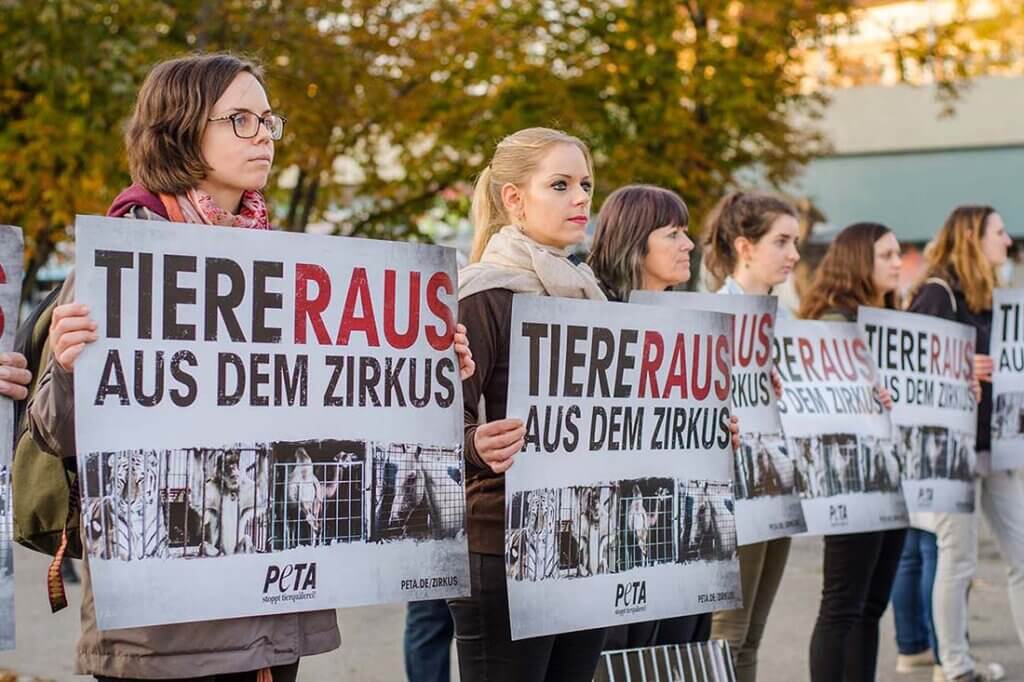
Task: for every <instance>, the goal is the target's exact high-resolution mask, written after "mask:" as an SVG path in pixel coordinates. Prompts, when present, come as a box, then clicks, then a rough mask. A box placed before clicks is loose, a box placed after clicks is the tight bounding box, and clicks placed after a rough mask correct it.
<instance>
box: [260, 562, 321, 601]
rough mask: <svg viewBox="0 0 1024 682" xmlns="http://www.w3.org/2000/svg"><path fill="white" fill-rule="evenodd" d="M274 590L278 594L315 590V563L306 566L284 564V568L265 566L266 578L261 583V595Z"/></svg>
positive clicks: (272, 565)
mask: <svg viewBox="0 0 1024 682" xmlns="http://www.w3.org/2000/svg"><path fill="white" fill-rule="evenodd" d="M271 589H276V591H277V593H278V594H284V593H286V592H303V591H305V590H315V589H316V562H315V561H311V562H310V563H308V564H305V563H303V564H285V565H284V567H281V566H275V565H274V564H271V565H270V566H267V578H266V580H264V581H263V594H266V593H267V592H268V591H270V590H271Z"/></svg>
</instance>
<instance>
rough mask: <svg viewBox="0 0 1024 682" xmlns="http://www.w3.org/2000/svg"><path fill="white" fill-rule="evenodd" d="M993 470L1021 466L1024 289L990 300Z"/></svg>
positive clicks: (1023, 439)
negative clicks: (992, 366) (992, 367)
mask: <svg viewBox="0 0 1024 682" xmlns="http://www.w3.org/2000/svg"><path fill="white" fill-rule="evenodd" d="M991 356H992V362H993V364H994V369H993V372H992V470H993V471H1001V470H1006V469H1019V468H1021V467H1022V466H1024V289H996V290H995V292H994V293H993V301H992V348H991Z"/></svg>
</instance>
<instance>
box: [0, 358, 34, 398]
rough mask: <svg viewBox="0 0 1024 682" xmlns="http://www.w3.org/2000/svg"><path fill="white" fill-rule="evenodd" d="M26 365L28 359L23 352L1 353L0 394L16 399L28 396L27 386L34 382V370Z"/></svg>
mask: <svg viewBox="0 0 1024 682" xmlns="http://www.w3.org/2000/svg"><path fill="white" fill-rule="evenodd" d="M26 367H28V361H27V360H26V359H25V356H24V355H22V354H21V353H0V395H5V396H7V397H8V398H13V399H14V400H24V399H25V398H27V397H28V388H27V386H28V385H29V384H30V383H32V372H30V371H28V370H27V369H26Z"/></svg>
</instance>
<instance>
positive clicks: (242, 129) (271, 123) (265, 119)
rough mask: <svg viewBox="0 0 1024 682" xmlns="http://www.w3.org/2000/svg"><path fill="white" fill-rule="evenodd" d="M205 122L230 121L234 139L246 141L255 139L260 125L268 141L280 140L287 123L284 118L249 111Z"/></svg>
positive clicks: (237, 112) (209, 119)
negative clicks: (266, 133) (268, 134)
mask: <svg viewBox="0 0 1024 682" xmlns="http://www.w3.org/2000/svg"><path fill="white" fill-rule="evenodd" d="M206 120H207V121H211V122H213V121H231V127H232V128H233V129H234V131H235V137H240V138H242V139H243V140H248V139H251V138H254V137H256V136H257V135H258V134H259V132H260V125H261V124H262V125H263V127H265V128H266V129H267V132H269V133H270V139H272V140H280V139H281V137H282V136H284V124H285V123H287V122H288V119H286V118H285V117H284V116H278V115H277V114H267V115H266V116H259V115H257V114H255V113H253V112H251V111H236V112H235V113H233V114H227V115H225V116H217V117H216V118H208V119H206Z"/></svg>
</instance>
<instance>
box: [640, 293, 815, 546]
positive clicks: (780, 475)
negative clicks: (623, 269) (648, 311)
mask: <svg viewBox="0 0 1024 682" xmlns="http://www.w3.org/2000/svg"><path fill="white" fill-rule="evenodd" d="M630 301H632V302H634V303H647V304H655V305H665V306H671V307H674V308H676V309H677V310H687V309H689V310H710V311H716V312H723V313H731V314H732V315H733V316H734V320H735V322H734V330H733V331H734V333H733V338H734V343H735V348H734V351H733V364H732V409H733V414H735V415H736V416H737V417H738V418H739V421H740V448H739V450H738V451H737V452H736V454H735V458H734V460H733V495H734V496H735V498H736V536H737V538H738V540H739V544H740V545H747V544H750V543H753V542H762V541H764V540H772V539H774V538H780V537H785V536H787V535H794V534H796V533H802V532H804V531H805V530H807V525H806V523H805V522H804V513H803V508H802V507H801V504H800V495H799V493H798V492H797V490H796V464H795V461H794V460H793V458H792V457H791V456H790V454H789V450H788V448H787V447H786V440H785V437H784V436H783V433H782V422H781V420H780V419H779V406H778V404H777V403H776V400H775V392H774V390H773V388H772V377H771V372H772V339H773V338H774V334H775V314H776V309H777V307H778V299H777V298H775V297H774V296H724V295H721V294H695V293H690V292H651V291H634V292H633V295H632V296H631V297H630Z"/></svg>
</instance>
